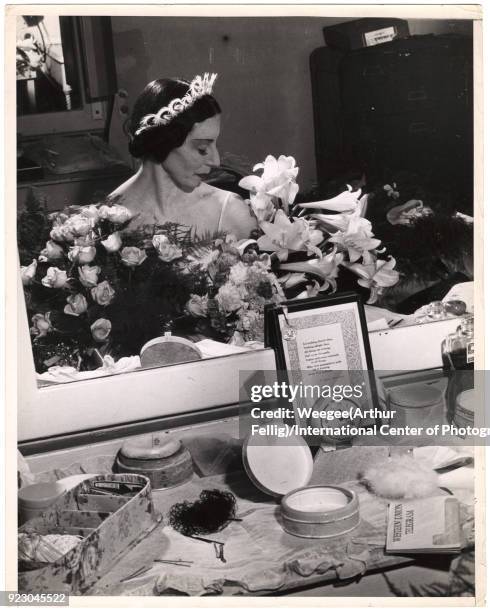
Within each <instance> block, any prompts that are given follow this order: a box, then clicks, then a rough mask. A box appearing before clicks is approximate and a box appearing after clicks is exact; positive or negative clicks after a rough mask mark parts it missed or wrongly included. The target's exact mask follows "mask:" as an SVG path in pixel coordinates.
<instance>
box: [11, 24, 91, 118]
mask: <svg viewBox="0 0 490 612" xmlns="http://www.w3.org/2000/svg"><path fill="white" fill-rule="evenodd" d="M72 26H73V22H72V21H71V20H70V19H68V18H63V17H57V16H54V15H44V16H43V15H23V16H18V17H17V32H16V33H17V40H16V79H17V114H18V115H28V114H38V113H49V112H55V111H69V110H72V109H77V108H80V104H81V97H80V82H79V75H78V73H77V70H76V63H75V46H74V43H75V40H74V31H73V27H72Z"/></svg>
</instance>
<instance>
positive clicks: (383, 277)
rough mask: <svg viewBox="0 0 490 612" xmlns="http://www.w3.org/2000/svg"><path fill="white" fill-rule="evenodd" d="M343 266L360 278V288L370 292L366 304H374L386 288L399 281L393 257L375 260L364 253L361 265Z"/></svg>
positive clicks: (348, 264)
mask: <svg viewBox="0 0 490 612" xmlns="http://www.w3.org/2000/svg"><path fill="white" fill-rule="evenodd" d="M344 266H345V267H346V268H348V269H349V270H351V271H352V272H354V273H355V274H357V275H358V276H359V277H360V279H359V280H358V281H357V282H358V283H359V285H361V287H366V288H368V289H370V290H371V293H370V295H369V299H368V301H367V304H374V303H375V302H376V301H377V299H378V296H379V295H381V294H382V293H383V292H384V290H385V289H386V288H387V287H393V285H396V283H397V282H398V280H399V279H400V274H399V273H398V272H397V270H395V266H396V260H395V259H394V258H393V257H389V258H388V259H387V260H384V259H377V258H376V256H375V255H373V254H372V253H368V252H366V253H364V255H363V263H362V264H361V263H344Z"/></svg>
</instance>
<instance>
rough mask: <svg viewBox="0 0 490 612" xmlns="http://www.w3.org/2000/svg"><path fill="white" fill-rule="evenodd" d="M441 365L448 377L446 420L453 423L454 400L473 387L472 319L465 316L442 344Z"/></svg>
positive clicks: (473, 343) (473, 350)
mask: <svg viewBox="0 0 490 612" xmlns="http://www.w3.org/2000/svg"><path fill="white" fill-rule="evenodd" d="M441 352H442V364H443V368H444V370H445V372H446V375H447V377H448V386H447V393H446V402H447V419H448V421H449V423H453V421H454V413H455V410H456V398H457V397H458V395H459V394H460V393H462V392H463V391H466V390H468V389H473V387H474V372H473V369H474V360H475V341H474V318H473V315H470V314H468V315H465V316H464V317H462V319H461V323H460V325H459V326H458V328H457V330H456V331H455V332H454V333H452V334H449V335H448V336H447V337H446V338H445V339H444V340H443V342H442V347H441Z"/></svg>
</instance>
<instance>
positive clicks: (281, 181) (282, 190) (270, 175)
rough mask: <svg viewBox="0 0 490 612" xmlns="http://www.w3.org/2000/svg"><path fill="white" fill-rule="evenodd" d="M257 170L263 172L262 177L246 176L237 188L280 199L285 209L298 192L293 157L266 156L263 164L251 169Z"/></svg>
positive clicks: (296, 173)
mask: <svg viewBox="0 0 490 612" xmlns="http://www.w3.org/2000/svg"><path fill="white" fill-rule="evenodd" d="M257 170H263V172H262V176H255V175H250V176H246V177H245V178H243V179H242V180H241V181H240V182H239V183H238V184H239V186H240V187H242V188H243V189H247V190H248V191H250V192H251V193H252V194H267V195H269V196H274V197H276V198H280V199H281V201H282V203H283V207H284V208H285V209H287V207H288V205H290V204H292V203H293V202H294V198H295V197H296V194H297V193H298V191H299V186H298V184H297V183H296V177H297V176H298V170H299V169H298V168H297V166H296V161H295V159H294V157H291V156H286V155H280V156H279V157H278V159H276V158H275V157H274V156H273V155H268V156H267V157H266V158H265V161H264V162H262V163H260V164H256V165H255V166H254V167H253V172H256V171H257Z"/></svg>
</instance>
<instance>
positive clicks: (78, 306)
mask: <svg viewBox="0 0 490 612" xmlns="http://www.w3.org/2000/svg"><path fill="white" fill-rule="evenodd" d="M66 301H67V302H68V304H67V305H66V306H65V309H64V312H65V314H69V315H73V316H74V317H78V316H80V315H81V314H83V313H84V312H85V311H86V310H87V300H86V298H85V296H83V295H82V294H81V293H77V294H76V295H70V296H69V297H67V298H66Z"/></svg>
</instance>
